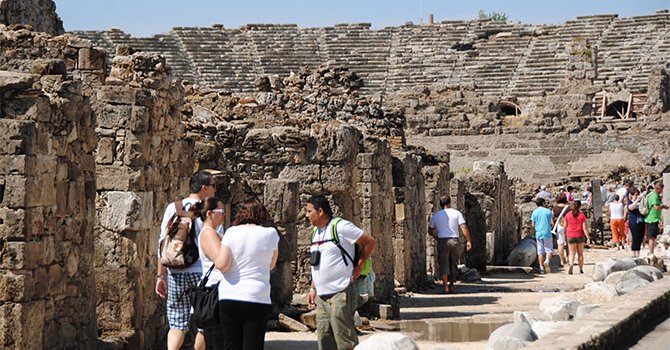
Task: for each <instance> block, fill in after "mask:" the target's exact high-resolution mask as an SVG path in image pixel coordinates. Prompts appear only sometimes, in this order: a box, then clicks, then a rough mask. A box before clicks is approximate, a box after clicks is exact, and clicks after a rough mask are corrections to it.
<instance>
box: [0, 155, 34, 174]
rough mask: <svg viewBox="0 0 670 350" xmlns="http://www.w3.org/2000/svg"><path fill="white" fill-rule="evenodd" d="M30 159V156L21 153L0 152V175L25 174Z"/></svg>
mask: <svg viewBox="0 0 670 350" xmlns="http://www.w3.org/2000/svg"><path fill="white" fill-rule="evenodd" d="M32 160H33V159H32V157H30V156H26V155H23V154H13V155H2V154H0V175H9V174H15V175H25V174H26V171H28V170H29V169H28V165H31V164H32V163H31V161H32Z"/></svg>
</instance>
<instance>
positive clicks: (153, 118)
mask: <svg viewBox="0 0 670 350" xmlns="http://www.w3.org/2000/svg"><path fill="white" fill-rule="evenodd" d="M102 62H104V59H103V60H102ZM170 81H171V77H170V72H169V69H168V68H167V66H166V64H165V59H164V58H162V57H159V56H156V55H150V54H134V55H132V56H116V57H114V59H113V65H112V67H111V72H110V76H109V77H107V79H106V82H105V83H106V84H105V85H102V86H99V87H97V88H96V90H95V91H94V95H93V96H92V97H91V100H92V105H93V110H94V112H95V115H96V119H97V124H96V133H97V135H98V137H99V142H98V145H97V150H96V164H97V172H96V173H97V174H96V176H97V205H96V206H97V210H98V211H97V212H98V225H97V226H96V230H95V252H96V253H95V259H94V261H93V264H94V271H95V274H96V276H97V280H96V293H97V314H98V328H99V329H100V331H101V332H102V334H103V336H104V337H113V336H120V337H121V338H122V339H124V341H125V342H127V346H128V347H129V348H138V349H139V348H145V347H147V346H151V345H152V344H153V343H154V342H155V341H157V340H160V339H162V337H163V336H162V334H161V331H162V328H163V327H165V324H164V323H165V319H164V313H165V311H164V308H165V306H164V302H163V301H162V300H160V299H159V298H158V297H157V295H156V293H155V292H154V288H155V283H156V278H155V275H156V264H157V263H156V259H157V257H156V252H157V250H158V248H157V244H158V235H159V227H160V223H161V220H162V214H163V211H164V210H165V208H166V207H167V205H168V204H169V203H170V202H172V201H174V200H177V199H181V198H183V197H185V196H187V195H188V187H187V184H188V178H189V176H190V175H191V173H192V172H193V169H194V162H193V161H194V160H193V155H192V152H193V151H192V148H191V144H189V142H188V141H185V140H183V139H182V138H183V136H184V134H183V127H182V125H181V123H180V118H181V113H180V109H181V105H182V101H183V93H182V90H181V89H180V88H179V87H176V86H171V85H170Z"/></svg>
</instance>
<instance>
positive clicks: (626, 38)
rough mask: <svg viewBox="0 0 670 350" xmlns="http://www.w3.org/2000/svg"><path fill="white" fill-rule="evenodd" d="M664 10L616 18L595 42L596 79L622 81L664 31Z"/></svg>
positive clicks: (609, 82)
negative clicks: (596, 43)
mask: <svg viewBox="0 0 670 350" xmlns="http://www.w3.org/2000/svg"><path fill="white" fill-rule="evenodd" d="M667 24H668V14H656V15H651V16H638V17H624V18H620V19H617V20H615V21H614V22H613V25H612V26H611V28H609V29H608V30H607V31H606V32H605V33H604V34H603V36H602V37H601V40H600V42H599V43H598V55H597V59H598V66H599V67H598V83H600V84H603V85H604V86H611V85H613V84H615V83H617V82H624V81H625V80H626V79H627V78H628V76H629V74H630V73H631V72H632V71H633V70H634V69H635V67H636V66H637V64H638V63H639V62H640V61H641V59H642V57H643V56H644V54H645V53H647V52H648V51H649V50H650V49H651V48H652V47H653V45H654V44H655V43H656V42H657V41H658V37H659V33H662V32H665V27H666V26H667Z"/></svg>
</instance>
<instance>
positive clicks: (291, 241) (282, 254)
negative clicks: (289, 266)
mask: <svg viewBox="0 0 670 350" xmlns="http://www.w3.org/2000/svg"><path fill="white" fill-rule="evenodd" d="M278 228H279V235H280V238H279V256H277V261H282V262H283V261H295V260H296V258H297V252H298V244H297V235H298V229H297V227H296V225H295V224H285V225H282V226H279V227H278Z"/></svg>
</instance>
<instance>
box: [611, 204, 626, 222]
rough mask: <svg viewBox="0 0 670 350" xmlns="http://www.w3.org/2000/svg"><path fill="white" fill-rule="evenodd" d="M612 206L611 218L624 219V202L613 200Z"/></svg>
mask: <svg viewBox="0 0 670 350" xmlns="http://www.w3.org/2000/svg"><path fill="white" fill-rule="evenodd" d="M609 206H610V219H623V203H621V202H612V203H610V204H609Z"/></svg>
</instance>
